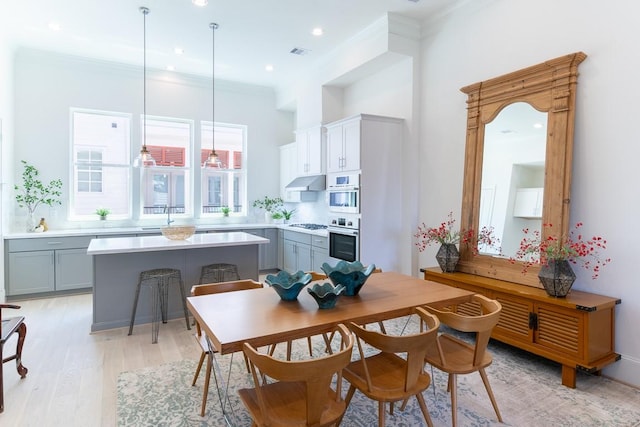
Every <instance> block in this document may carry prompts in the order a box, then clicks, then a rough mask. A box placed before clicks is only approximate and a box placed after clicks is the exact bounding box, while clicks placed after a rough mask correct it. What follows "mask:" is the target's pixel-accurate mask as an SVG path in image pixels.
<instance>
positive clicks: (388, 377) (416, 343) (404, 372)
mask: <svg viewBox="0 0 640 427" xmlns="http://www.w3.org/2000/svg"><path fill="white" fill-rule="evenodd" d="M415 313H416V314H417V315H418V316H419V317H420V319H421V321H423V322H424V323H426V324H427V326H428V329H427V330H425V331H423V332H420V333H417V334H413V335H401V336H396V335H387V334H383V333H381V332H377V331H372V330H367V329H365V328H364V327H362V326H359V325H356V324H355V323H351V324H350V325H349V328H350V329H351V330H352V331H353V332H354V333H355V335H356V339H357V341H358V351H359V352H360V360H356V361H353V362H351V363H350V364H349V365H348V366H347V367H346V368H345V369H344V373H343V375H344V378H345V379H346V380H347V381H349V383H350V384H351V385H350V387H349V391H348V392H347V398H346V401H347V405H349V402H350V401H351V399H352V398H353V395H354V393H355V392H356V390H360V392H362V393H363V394H364V395H365V396H367V397H368V398H369V399H372V400H377V401H378V426H380V427H382V426H384V424H385V403H387V402H389V404H390V412H391V413H393V404H394V402H399V401H404V400H406V399H408V398H410V397H411V396H415V397H416V399H417V400H418V404H419V405H420V410H421V411H422V415H423V416H424V419H425V421H426V423H427V425H429V426H432V425H433V424H432V422H431V417H430V416H429V412H428V410H427V404H426V402H425V401H424V397H423V396H422V392H423V391H424V390H426V389H427V387H429V384H430V383H431V377H430V376H429V374H428V373H426V372H424V370H423V368H424V358H425V355H426V352H427V348H428V347H429V346H431V345H433V344H434V343H435V340H436V334H437V333H438V328H439V326H440V322H439V321H438V318H437V317H436V316H434V315H432V314H429V313H427V312H426V311H425V310H424V309H423V308H420V307H418V308H416V309H415ZM363 341H364V343H366V344H367V345H369V346H371V347H373V348H374V349H377V350H379V351H378V352H377V353H375V354H373V355H371V356H368V357H365V352H364V347H363V345H364V344H363Z"/></svg>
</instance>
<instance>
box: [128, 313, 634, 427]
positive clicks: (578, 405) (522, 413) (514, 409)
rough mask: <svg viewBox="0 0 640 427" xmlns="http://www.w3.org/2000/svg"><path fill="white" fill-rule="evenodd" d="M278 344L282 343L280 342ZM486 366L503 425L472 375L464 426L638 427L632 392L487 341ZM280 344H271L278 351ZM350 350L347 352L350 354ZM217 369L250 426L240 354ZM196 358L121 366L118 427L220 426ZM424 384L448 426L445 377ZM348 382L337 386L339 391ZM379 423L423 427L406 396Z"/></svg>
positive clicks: (367, 420)
mask: <svg viewBox="0 0 640 427" xmlns="http://www.w3.org/2000/svg"><path fill="white" fill-rule="evenodd" d="M406 320H407V318H404V319H398V320H394V321H388V322H385V326H386V329H387V331H388V332H389V333H401V331H402V330H404V331H405V333H410V332H412V331H415V330H417V327H418V326H417V322H415V320H414V318H413V317H412V318H411V319H409V322H408V323H407V321H406ZM279 347H282V350H283V349H284V345H281V346H279ZM314 348H315V350H314V353H315V354H316V355H317V354H320V353H319V352H320V351H321V350H322V342H321V341H320V339H319V338H318V337H314ZM489 349H490V351H491V353H492V355H493V359H494V361H493V364H492V365H491V366H490V367H489V368H488V369H487V374H488V376H489V382H490V383H491V386H492V388H493V391H494V394H495V396H496V400H497V402H498V407H499V408H500V412H501V414H502V417H503V420H504V424H500V423H499V422H498V420H497V418H496V415H495V413H494V411H493V408H492V406H491V402H490V400H489V397H488V396H487V393H486V391H485V389H484V386H483V384H482V380H481V378H480V375H478V374H477V373H473V374H470V375H463V376H459V378H458V412H457V414H458V425H459V426H461V427H465V426H504V425H508V426H517V427H526V426H536V427H539V426H554V427H555V426H566V427H569V426H576V427H578V426H579V427H584V426H607V427H609V426H640V404H639V402H640V390H637V389H634V388H632V387H627V386H625V385H622V384H620V383H617V382H615V381H611V380H608V379H606V378H604V377H598V376H590V375H586V374H584V373H580V372H579V373H578V380H577V388H576V389H570V388H567V387H564V386H562V385H561V383H560V378H561V367H560V365H558V364H557V363H554V362H551V361H548V360H546V359H542V358H538V357H536V356H533V355H531V354H529V353H526V352H523V351H520V350H518V349H515V348H513V347H510V346H507V345H504V344H501V343H498V342H495V341H491V343H490V345H489ZM280 350H281V349H279V351H280ZM357 353H358V352H357V350H356V349H355V348H354V357H355V356H356V355H357ZM293 354H294V358H296V357H297V358H305V357H308V353H307V347H306V341H304V340H299V341H297V342H295V343H294V351H293ZM217 361H218V363H219V365H220V368H221V370H222V372H224V373H225V374H226V373H228V372H229V366H230V365H231V367H232V368H231V371H230V372H231V377H230V378H231V381H229V384H231V386H230V389H231V391H230V393H229V395H230V400H231V404H232V406H233V407H234V414H235V416H236V419H237V423H238V425H240V426H250V425H251V419H250V417H249V415H248V414H247V412H246V411H245V410H244V408H243V406H242V404H241V402H240V400H239V399H238V398H237V397H236V396H237V393H236V390H237V389H239V388H244V387H247V386H251V385H252V379H251V376H250V375H249V374H248V373H247V370H246V368H245V365H244V360H243V358H242V356H241V355H239V354H237V355H235V357H233V360H232V358H231V357H230V356H223V357H220V356H217ZM195 368H196V361H194V360H183V361H179V362H174V363H169V364H165V365H162V366H159V367H154V368H145V369H141V370H137V371H132V372H123V373H121V374H120V375H119V377H118V382H117V420H118V426H121V427H124V426H136V427H137V426H154V427H155V426H167V427H169V426H171V427H174V426H185V427H187V426H189V427H191V426H224V425H226V424H225V421H224V419H223V417H222V412H221V410H220V403H219V400H218V396H217V394H216V391H215V384H214V383H213V376H212V380H211V381H212V385H211V388H210V392H209V398H208V402H207V412H206V414H205V417H200V415H199V414H200V404H201V399H202V384H203V383H204V374H203V373H201V374H200V378H199V379H198V383H197V384H196V386H195V387H192V386H191V380H192V378H193V373H194V372H195ZM427 370H428V372H429V373H430V374H431V375H432V379H433V381H432V385H431V386H430V387H429V389H427V391H425V392H424V397H425V400H426V402H427V408H428V410H429V413H430V415H431V419H432V420H433V423H434V425H435V426H436V427H438V426H450V425H451V406H450V399H449V395H448V393H447V390H446V387H447V377H446V375H445V374H443V373H442V372H439V371H437V370H435V369H434V370H433V372H432V371H431V370H429V368H428V367H427ZM347 388H348V383H347V384H345V385H343V396H344V395H345V394H346V389H347ZM377 414H378V410H377V402H373V401H371V400H369V399H367V398H366V397H365V396H363V395H362V394H361V393H359V392H356V394H355V396H354V397H353V399H352V401H351V404H350V405H349V407H348V408H347V412H346V414H345V418H344V420H343V422H342V426H344V427H370V426H376V425H377V422H378V421H377ZM386 425H387V426H392V427H393V426H397V427H400V426H422V425H425V422H424V419H423V417H422V413H421V412H420V408H419V406H418V404H417V401H416V400H415V398H414V399H411V400H410V401H409V404H408V405H407V407H406V408H405V410H404V411H400V410H399V407H396V410H395V411H394V415H390V414H389V413H387V417H386Z"/></svg>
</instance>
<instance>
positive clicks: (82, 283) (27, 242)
mask: <svg viewBox="0 0 640 427" xmlns="http://www.w3.org/2000/svg"><path fill="white" fill-rule="evenodd" d="M93 237H94V236H82V237H38V238H28V239H11V240H7V242H6V245H5V251H6V256H5V260H6V261H7V264H6V265H7V268H6V273H5V280H6V291H7V296H15V295H26V294H35V293H43V292H56V291H66V290H73V289H85V288H91V287H92V286H93V257H91V256H89V255H87V248H88V247H89V242H90V241H91V239H92V238H93Z"/></svg>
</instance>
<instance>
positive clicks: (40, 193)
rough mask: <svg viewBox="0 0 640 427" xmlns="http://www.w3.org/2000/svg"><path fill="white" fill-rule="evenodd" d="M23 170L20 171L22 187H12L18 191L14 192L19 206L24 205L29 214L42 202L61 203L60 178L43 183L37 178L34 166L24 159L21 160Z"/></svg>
mask: <svg viewBox="0 0 640 427" xmlns="http://www.w3.org/2000/svg"><path fill="white" fill-rule="evenodd" d="M21 162H22V164H23V166H24V171H23V172H22V187H20V186H18V185H15V186H14V189H15V190H16V191H19V193H18V194H16V202H18V206H20V207H21V208H24V207H26V208H27V209H28V210H29V214H33V213H34V212H35V210H36V208H37V207H38V206H39V205H40V204H42V203H44V204H45V205H48V206H53V205H61V204H62V201H61V200H60V196H61V195H62V191H60V190H61V188H62V180H60V179H54V180H52V181H50V182H49V184H47V185H44V184H43V183H42V181H40V180H39V179H38V176H39V175H40V172H38V169H36V168H35V166H32V165H30V164H28V163H27V162H26V161H24V160H21Z"/></svg>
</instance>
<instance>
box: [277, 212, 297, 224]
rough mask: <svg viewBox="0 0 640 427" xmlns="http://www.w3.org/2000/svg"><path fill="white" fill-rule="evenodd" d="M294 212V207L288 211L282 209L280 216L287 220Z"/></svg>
mask: <svg viewBox="0 0 640 427" xmlns="http://www.w3.org/2000/svg"><path fill="white" fill-rule="evenodd" d="M295 212H296V210H295V209H291V210H290V211H288V210H286V209H282V211H281V213H282V216H283V217H284V222H285V223H286V222H288V221H289V220H290V219H291V216H293V214H294V213H295Z"/></svg>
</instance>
